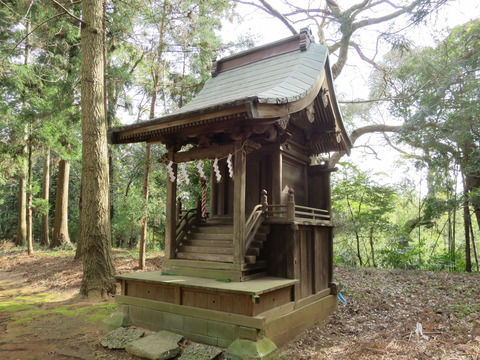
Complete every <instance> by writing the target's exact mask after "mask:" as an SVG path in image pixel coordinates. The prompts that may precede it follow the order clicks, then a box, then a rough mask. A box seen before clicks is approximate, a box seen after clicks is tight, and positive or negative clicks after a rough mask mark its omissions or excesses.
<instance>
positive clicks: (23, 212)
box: [16, 13, 31, 246]
mask: <svg viewBox="0 0 480 360" xmlns="http://www.w3.org/2000/svg"><path fill="white" fill-rule="evenodd" d="M30 30H31V22H30V13H29V15H28V16H27V18H26V24H25V32H26V34H27V35H26V37H25V61H24V64H25V65H26V66H27V65H28V64H29V62H30V36H29V34H30ZM23 106H26V102H25V101H24V103H23ZM26 133H27V127H26V126H25V134H26ZM25 134H24V135H23V141H25V142H26V140H27V139H26V136H25ZM26 152H27V149H26V145H25V146H24V147H23V148H22V154H21V155H20V156H21V157H22V161H21V170H20V174H19V177H20V179H19V181H18V226H17V239H16V245H17V246H25V244H26V243H27V181H26V180H27V179H26V177H27V174H26V171H25V170H26V169H25V168H26V166H27V162H26V159H25V155H26Z"/></svg>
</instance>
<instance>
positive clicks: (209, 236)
mask: <svg viewBox="0 0 480 360" xmlns="http://www.w3.org/2000/svg"><path fill="white" fill-rule="evenodd" d="M187 238H188V239H192V240H230V242H231V241H232V239H233V234H232V233H230V234H220V233H218V234H217V233H204V232H192V233H190V234H188V235H187Z"/></svg>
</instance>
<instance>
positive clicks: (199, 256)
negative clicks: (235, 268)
mask: <svg viewBox="0 0 480 360" xmlns="http://www.w3.org/2000/svg"><path fill="white" fill-rule="evenodd" d="M177 259H184V260H203V261H216V262H217V261H218V262H227V263H233V255H225V254H204V253H184V252H177Z"/></svg>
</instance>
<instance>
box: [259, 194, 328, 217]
mask: <svg viewBox="0 0 480 360" xmlns="http://www.w3.org/2000/svg"><path fill="white" fill-rule="evenodd" d="M266 208H267V210H266V214H267V216H268V218H269V219H270V220H269V221H270V222H275V223H286V224H292V223H301V222H303V223H305V222H313V223H316V222H318V221H321V222H322V223H323V224H324V223H325V222H326V221H330V219H331V217H330V212H329V211H328V210H325V209H317V208H312V207H308V206H303V205H297V204H295V196H294V193H293V190H292V189H290V190H289V191H288V197H287V202H286V203H285V204H268V205H267V206H266Z"/></svg>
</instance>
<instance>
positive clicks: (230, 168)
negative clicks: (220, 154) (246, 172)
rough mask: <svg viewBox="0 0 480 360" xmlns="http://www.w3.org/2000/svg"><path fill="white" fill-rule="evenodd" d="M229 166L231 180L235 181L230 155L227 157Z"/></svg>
mask: <svg viewBox="0 0 480 360" xmlns="http://www.w3.org/2000/svg"><path fill="white" fill-rule="evenodd" d="M227 165H228V174H229V175H230V178H231V179H233V163H232V154H228V157H227Z"/></svg>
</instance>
